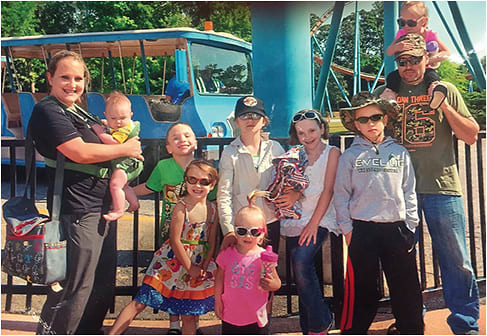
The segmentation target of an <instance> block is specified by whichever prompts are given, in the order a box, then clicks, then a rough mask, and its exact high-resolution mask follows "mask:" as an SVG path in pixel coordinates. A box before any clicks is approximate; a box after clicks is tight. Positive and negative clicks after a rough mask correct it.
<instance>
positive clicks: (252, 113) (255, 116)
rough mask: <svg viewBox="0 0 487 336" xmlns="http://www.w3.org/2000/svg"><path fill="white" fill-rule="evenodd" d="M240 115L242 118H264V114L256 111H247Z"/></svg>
mask: <svg viewBox="0 0 487 336" xmlns="http://www.w3.org/2000/svg"><path fill="white" fill-rule="evenodd" d="M238 117H239V118H240V119H242V120H249V119H252V120H259V119H260V118H262V116H261V115H260V114H258V113H254V112H247V113H244V114H241V115H239V116H238Z"/></svg>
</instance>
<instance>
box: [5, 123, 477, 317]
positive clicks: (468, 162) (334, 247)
mask: <svg viewBox="0 0 487 336" xmlns="http://www.w3.org/2000/svg"><path fill="white" fill-rule="evenodd" d="M232 140H233V139H228V138H225V139H221V138H199V139H198V150H197V153H196V156H197V157H210V158H211V157H213V158H215V159H218V158H219V156H220V155H221V152H222V151H223V148H224V146H225V145H227V144H229V143H230V142H231V141H232ZM275 140H277V141H278V142H280V143H281V144H282V145H283V147H284V148H287V147H288V145H287V138H279V139H275ZM351 140H352V137H351V136H347V135H342V136H339V135H333V136H332V137H331V138H330V140H329V142H330V143H331V144H333V145H335V146H337V147H339V148H340V149H341V150H342V151H343V150H344V149H345V148H346V147H348V146H349V145H350V143H351ZM142 144H143V146H144V147H145V150H144V154H145V155H147V157H150V158H151V161H153V162H157V161H158V160H159V159H161V158H163V157H164V148H165V146H164V145H165V140H164V139H143V140H142ZM1 145H2V147H8V148H9V152H10V159H11V162H12V164H11V165H10V167H9V174H8V175H9V176H10V196H15V195H18V193H17V191H18V189H19V188H18V181H17V180H18V176H17V173H18V171H19V169H18V168H17V167H16V166H15V159H16V157H15V152H16V150H15V149H16V147H23V146H24V141H23V140H2V143H1ZM455 150H456V153H457V165H458V168H459V172H460V176H461V180H462V185H463V189H464V197H463V198H464V202H465V209H466V218H467V243H468V247H469V251H470V257H471V260H472V266H473V268H474V270H475V274H476V276H477V279H478V282H479V284H480V285H482V287H483V288H485V276H486V275H485V274H486V267H485V266H486V256H485V248H486V241H485V238H486V233H485V199H484V197H485V190H484V179H485V170H484V165H485V155H484V153H485V131H484V132H481V133H480V134H479V139H478V141H477V143H476V144H475V145H472V146H468V145H465V144H464V143H463V142H458V141H456V143H455ZM217 163H218V162H217ZM4 168H6V167H4ZM33 183H34V190H35V183H36V181H35V179H34V181H33ZM153 199H154V216H153V219H154V223H153V225H154V232H155V235H154V246H155V247H156V248H157V236H158V234H159V222H160V195H159V194H157V193H155V194H154V195H153ZM139 224H140V223H139V214H138V212H135V213H134V216H133V238H132V241H133V248H132V250H131V251H121V250H120V249H119V250H118V257H119V258H118V261H119V262H118V267H131V268H132V279H131V281H130V282H131V284H130V285H125V286H116V287H115V291H114V300H113V302H115V296H134V295H135V294H136V293H137V290H138V286H139V283H138V275H139V274H140V268H143V267H146V266H147V265H148V263H149V262H150V260H151V256H152V252H153V251H147V250H139V244H138V242H139ZM326 246H327V248H326V249H325V250H324V251H323V252H324V253H322V254H320V255H319V256H317V259H316V265H317V272H318V275H319V278H320V281H321V282H322V284H323V285H325V282H324V280H323V265H329V266H327V267H328V268H326V270H325V272H327V271H329V270H330V269H331V278H330V277H329V278H330V279H331V284H328V283H326V285H327V286H331V289H332V290H331V294H330V291H328V295H327V296H325V300H327V302H328V303H329V304H330V305H331V307H332V309H333V310H334V311H335V317H336V319H337V321H339V318H340V313H341V306H342V303H343V294H344V262H343V261H344V253H346V251H345V250H344V245H343V240H342V237H341V236H340V237H336V236H334V235H333V234H332V235H330V243H329V244H327V245H326ZM285 253H286V252H285ZM285 261H286V262H285V267H284V270H283V271H281V272H280V273H281V280H282V287H281V289H279V290H278V291H277V292H276V295H284V296H286V297H287V300H286V303H287V313H288V314H295V313H296V312H295V311H293V309H292V296H293V295H296V294H297V292H296V287H295V284H294V281H293V278H292V271H291V267H290V260H289V254H288V253H286V255H285ZM418 265H419V273H420V281H421V285H422V289H423V291H424V293H425V295H428V294H429V293H441V279H440V272H439V267H438V262H437V259H436V256H435V253H434V252H433V251H432V248H431V240H430V239H429V234H428V233H427V229H426V225H423V222H421V223H420V226H419V243H418ZM281 270H282V269H281ZM16 283H17V282H16ZM380 283H381V289H382V290H381V294H382V301H385V302H387V301H388V290H387V286H386V285H385V283H384V280H383V277H381V279H380ZM114 285H115V284H114ZM322 288H323V287H322ZM47 289H48V288H47V287H46V286H40V285H32V284H30V283H25V284H13V279H12V277H11V276H7V283H6V284H4V283H2V293H3V294H6V299H5V311H7V312H8V311H10V310H11V304H12V295H25V309H26V311H29V310H30V309H31V304H32V295H43V294H46V293H47ZM111 311H112V312H113V311H114V304H113V305H112V309H111Z"/></svg>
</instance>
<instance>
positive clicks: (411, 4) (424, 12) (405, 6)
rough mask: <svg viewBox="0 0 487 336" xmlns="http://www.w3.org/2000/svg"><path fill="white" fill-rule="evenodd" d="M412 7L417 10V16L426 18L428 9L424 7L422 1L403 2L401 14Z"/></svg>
mask: <svg viewBox="0 0 487 336" xmlns="http://www.w3.org/2000/svg"><path fill="white" fill-rule="evenodd" d="M412 7H416V8H417V10H416V11H417V12H418V14H419V15H421V16H424V17H426V18H427V17H428V7H426V4H425V3H424V2H423V1H404V2H403V3H402V6H401V12H402V11H403V10H408V9H410V8H412Z"/></svg>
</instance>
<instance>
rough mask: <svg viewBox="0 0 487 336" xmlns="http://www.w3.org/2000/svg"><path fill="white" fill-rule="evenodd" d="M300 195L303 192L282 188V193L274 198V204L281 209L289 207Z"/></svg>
mask: <svg viewBox="0 0 487 336" xmlns="http://www.w3.org/2000/svg"><path fill="white" fill-rule="evenodd" d="M302 195H303V193H301V192H299V191H295V190H293V189H292V188H288V189H285V190H284V194H282V195H281V196H279V197H278V198H276V200H275V201H274V204H275V205H276V206H277V207H279V208H281V209H289V208H290V207H292V206H293V205H294V203H296V202H297V201H298V200H299V199H300V198H301V196H302Z"/></svg>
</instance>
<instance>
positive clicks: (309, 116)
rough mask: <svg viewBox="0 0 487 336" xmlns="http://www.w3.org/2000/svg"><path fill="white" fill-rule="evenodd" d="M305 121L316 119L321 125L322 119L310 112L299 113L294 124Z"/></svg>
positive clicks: (294, 118)
mask: <svg viewBox="0 0 487 336" xmlns="http://www.w3.org/2000/svg"><path fill="white" fill-rule="evenodd" d="M303 119H315V120H318V122H319V123H320V124H321V118H320V116H319V115H318V114H317V113H316V112H313V111H308V112H304V113H298V114H296V115H295V116H294V117H293V123H297V122H298V121H301V120H303Z"/></svg>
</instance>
